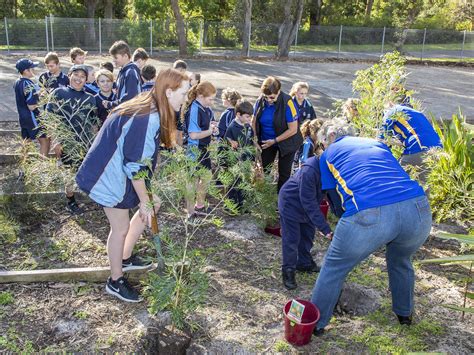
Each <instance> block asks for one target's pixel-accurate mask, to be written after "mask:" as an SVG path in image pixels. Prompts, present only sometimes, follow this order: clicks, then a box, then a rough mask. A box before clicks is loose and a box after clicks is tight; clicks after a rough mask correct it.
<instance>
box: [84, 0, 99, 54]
mask: <svg viewBox="0 0 474 355" xmlns="http://www.w3.org/2000/svg"><path fill="white" fill-rule="evenodd" d="M98 3H99V0H86V1H85V4H86V15H87V19H88V20H87V21H88V26H87V38H86V41H85V43H86V44H87V46H89V47H98V46H96V33H95V23H94V17H95V9H96V7H97V4H98Z"/></svg>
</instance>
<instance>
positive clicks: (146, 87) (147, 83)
mask: <svg viewBox="0 0 474 355" xmlns="http://www.w3.org/2000/svg"><path fill="white" fill-rule="evenodd" d="M154 87H155V80H150V81H145V82H144V83H143V84H142V92H145V91H151V90H152V89H153V88H154Z"/></svg>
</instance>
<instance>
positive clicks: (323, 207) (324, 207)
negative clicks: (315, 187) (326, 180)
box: [319, 200, 329, 219]
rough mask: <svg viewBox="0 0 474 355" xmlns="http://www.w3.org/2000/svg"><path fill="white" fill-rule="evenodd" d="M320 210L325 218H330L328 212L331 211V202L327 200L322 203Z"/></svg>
mask: <svg viewBox="0 0 474 355" xmlns="http://www.w3.org/2000/svg"><path fill="white" fill-rule="evenodd" d="M319 209H320V210H321V212H322V213H323V216H324V218H326V219H327V218H328V211H329V202H327V201H326V200H322V201H321V203H320V204H319Z"/></svg>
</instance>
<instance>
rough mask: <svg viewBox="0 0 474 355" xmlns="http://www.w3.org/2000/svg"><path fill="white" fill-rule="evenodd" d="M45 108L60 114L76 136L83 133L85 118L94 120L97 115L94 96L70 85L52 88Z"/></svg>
mask: <svg viewBox="0 0 474 355" xmlns="http://www.w3.org/2000/svg"><path fill="white" fill-rule="evenodd" d="M46 110H47V111H49V112H52V113H55V114H57V115H60V116H61V117H62V119H63V121H64V122H65V123H66V124H68V125H69V126H70V127H71V128H73V129H74V131H75V133H76V135H77V136H81V134H82V133H83V131H84V126H85V125H84V123H85V121H86V120H89V121H90V120H94V119H96V117H97V106H96V101H95V98H94V96H92V95H90V94H88V93H86V92H85V91H84V90H80V91H77V90H74V89H73V88H72V87H70V86H67V87H64V88H58V89H56V90H54V91H53V94H52V99H51V101H50V102H49V103H48V105H47V106H46ZM86 133H89V132H86ZM58 138H61V137H58Z"/></svg>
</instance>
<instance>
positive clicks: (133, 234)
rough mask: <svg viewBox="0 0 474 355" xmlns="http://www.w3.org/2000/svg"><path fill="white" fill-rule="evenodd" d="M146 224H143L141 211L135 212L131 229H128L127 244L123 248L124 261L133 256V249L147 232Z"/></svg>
mask: <svg viewBox="0 0 474 355" xmlns="http://www.w3.org/2000/svg"><path fill="white" fill-rule="evenodd" d="M145 227H146V224H145V223H143V221H142V219H141V218H140V213H139V211H137V212H135V214H134V215H133V217H132V220H131V221H130V227H129V228H128V232H127V235H126V237H125V243H124V246H123V260H125V259H128V258H130V257H131V256H132V252H133V247H134V246H135V244H136V243H137V240H138V238H139V237H140V235H142V233H143V231H144V230H145Z"/></svg>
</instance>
